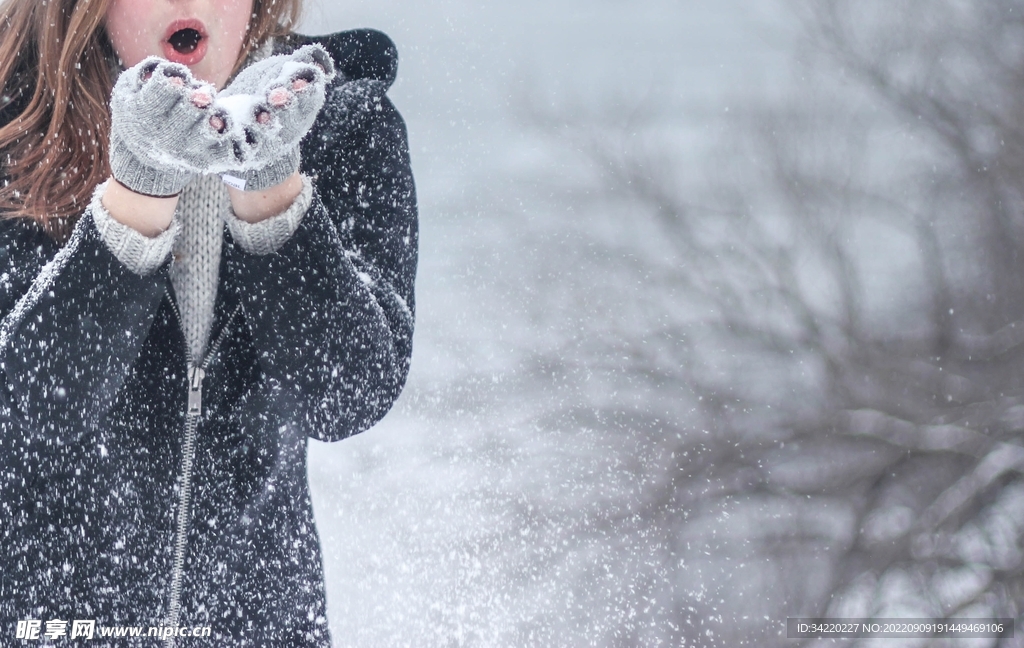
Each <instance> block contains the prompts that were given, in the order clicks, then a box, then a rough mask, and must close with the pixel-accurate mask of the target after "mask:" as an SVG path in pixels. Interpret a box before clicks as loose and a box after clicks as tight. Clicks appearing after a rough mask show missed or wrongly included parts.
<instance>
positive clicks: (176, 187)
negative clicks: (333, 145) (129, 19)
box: [111, 45, 334, 196]
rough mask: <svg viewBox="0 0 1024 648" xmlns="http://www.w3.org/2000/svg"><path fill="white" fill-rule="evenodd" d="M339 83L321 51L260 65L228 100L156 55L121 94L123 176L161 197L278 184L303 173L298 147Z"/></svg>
mask: <svg viewBox="0 0 1024 648" xmlns="http://www.w3.org/2000/svg"><path fill="white" fill-rule="evenodd" d="M333 78H334V64H333V62H332V61H331V58H330V56H329V55H328V54H327V52H326V50H324V49H323V48H322V47H320V46H319V45H307V46H305V47H302V48H300V49H299V50H297V51H295V52H294V53H292V54H288V55H278V56H272V57H269V58H267V59H264V60H263V61H260V62H258V63H256V64H254V65H251V66H249V67H248V68H247V69H245V70H244V71H243V72H241V73H240V74H239V75H238V77H237V78H236V79H235V80H234V82H232V83H231V84H230V85H229V86H228V87H226V88H224V89H223V90H222V91H221V92H220V93H219V94H218V93H217V92H216V90H215V88H214V87H213V86H212V85H210V84H209V83H206V82H203V81H199V80H197V79H195V78H194V77H193V76H192V73H191V72H190V71H189V69H188V68H187V67H185V66H183V65H180V64H177V63H172V62H170V61H166V60H164V59H161V58H159V57H148V58H146V59H144V60H143V61H141V62H139V63H138V64H137V65H135V66H133V67H132V68H130V69H128V70H126V71H125V72H123V73H122V74H121V76H120V77H119V78H118V80H117V83H116V85H115V86H114V92H113V95H112V97H111V116H112V128H111V167H112V170H113V174H114V177H115V178H116V179H117V180H118V182H120V183H121V184H123V185H125V186H126V187H128V188H129V189H132V190H133V191H137V192H139V193H144V194H147V195H154V196H169V195H174V194H176V193H178V192H180V191H181V189H182V188H183V187H184V186H185V185H187V184H188V183H189V182H191V181H192V180H193V179H194V178H195V176H196V175H200V174H206V173H234V174H239V175H242V176H243V177H244V178H245V180H246V182H247V184H248V187H247V188H250V189H262V188H266V187H270V186H273V185H274V184H277V183H279V182H281V181H282V180H284V179H285V178H286V177H287V176H288V175H290V174H291V173H293V172H294V171H295V170H297V169H298V161H299V156H298V143H299V141H300V140H301V139H302V137H303V136H304V135H305V134H306V132H307V131H308V130H309V128H310V127H311V126H312V124H313V122H314V121H315V119H316V116H317V113H318V112H319V111H320V108H321V107H322V106H323V103H324V96H325V93H326V86H327V83H329V82H330V81H331V80H332V79H333Z"/></svg>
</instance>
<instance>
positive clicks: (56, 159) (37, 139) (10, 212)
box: [0, 0, 302, 240]
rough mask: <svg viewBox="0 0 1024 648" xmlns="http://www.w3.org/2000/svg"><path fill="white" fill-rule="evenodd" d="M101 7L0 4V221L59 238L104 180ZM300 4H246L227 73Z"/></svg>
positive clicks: (99, 3) (278, 30)
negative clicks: (27, 223)
mask: <svg viewBox="0 0 1024 648" xmlns="http://www.w3.org/2000/svg"><path fill="white" fill-rule="evenodd" d="M110 3H111V0H0V89H2V92H0V120H2V121H0V215H2V217H4V218H16V217H28V218H32V219H35V220H36V221H39V222H40V223H41V224H42V225H43V227H44V228H45V229H46V231H47V232H48V233H49V234H50V235H51V236H53V237H54V238H56V239H58V240H63V239H65V238H66V237H67V235H68V233H69V232H70V230H71V227H72V226H73V225H74V222H75V220H76V219H77V217H78V215H79V214H80V213H81V212H82V210H83V209H84V208H85V206H86V205H87V204H88V203H89V198H90V196H91V195H92V192H93V189H94V188H95V186H96V185H97V184H99V183H100V182H103V181H104V180H105V179H106V178H107V177H108V176H109V175H110V167H109V164H108V161H107V146H108V141H107V140H108V136H109V131H110V114H109V112H108V110H107V101H108V98H109V96H110V91H111V89H112V88H113V85H114V81H115V77H116V72H117V67H116V62H117V56H116V55H115V54H114V49H113V47H112V46H111V44H110V41H109V39H108V38H107V34H106V29H105V28H104V19H105V17H106V13H107V8H108V7H109V6H110ZM301 6H302V0H253V12H252V19H251V20H250V22H249V29H248V33H247V34H246V39H245V41H244V43H243V46H242V51H241V53H240V55H239V59H238V63H237V65H236V68H237V67H238V66H240V65H241V64H242V62H243V61H244V60H245V58H246V57H247V56H248V55H249V54H250V53H251V52H252V51H253V50H254V49H256V48H257V47H259V46H260V45H261V44H262V43H264V42H265V41H266V40H267V38H269V37H272V36H280V35H282V34H285V33H287V32H289V31H291V29H292V27H293V26H294V25H295V22H296V21H297V20H298V16H299V12H300V10H301ZM3 121H6V123H3Z"/></svg>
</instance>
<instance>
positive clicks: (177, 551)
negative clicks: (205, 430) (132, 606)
mask: <svg viewBox="0 0 1024 648" xmlns="http://www.w3.org/2000/svg"><path fill="white" fill-rule="evenodd" d="M167 297H168V299H169V300H170V302H171V310H172V311H174V316H175V318H176V319H177V320H178V327H179V328H181V330H182V332H184V330H185V327H184V323H183V322H182V320H181V312H180V311H178V304H177V303H176V302H175V301H174V297H173V296H172V295H171V293H170V291H167ZM241 309H242V305H241V304H239V305H238V306H236V307H235V310H233V311H231V315H230V316H229V317H228V319H227V320H226V321H225V322H224V328H222V329H221V331H220V334H219V335H218V336H217V339H216V340H214V342H213V345H212V346H211V347H210V349H209V350H208V351H207V352H206V357H205V358H203V361H202V363H200V364H196V362H195V359H194V358H193V357H192V351H191V349H189V348H188V340H185V357H186V358H187V360H188V409H186V410H185V436H184V439H183V441H182V446H181V492H180V494H179V495H178V515H177V520H176V524H175V532H174V563H173V568H172V572H171V592H170V600H169V602H168V605H167V617H166V619H165V620H164V626H165V627H175V628H176V627H178V617H179V616H180V614H181V581H182V578H183V575H184V572H185V550H186V548H187V546H186V545H187V543H188V527H189V517H190V513H191V507H190V505H191V497H192V492H191V490H192V463H193V461H194V460H195V452H196V431H197V429H198V427H199V419H200V417H201V416H202V414H203V379H204V378H205V377H206V369H207V367H209V365H210V362H211V361H212V360H213V357H214V356H215V355H216V354H217V351H218V350H219V349H220V345H221V343H222V342H223V341H224V338H226V337H227V334H228V331H229V329H230V328H231V322H232V321H233V320H234V319H235V315H237V314H238V311H240V310H241ZM174 644H175V638H174V637H168V638H167V639H166V640H165V641H164V645H165V646H167V648H173V646H174Z"/></svg>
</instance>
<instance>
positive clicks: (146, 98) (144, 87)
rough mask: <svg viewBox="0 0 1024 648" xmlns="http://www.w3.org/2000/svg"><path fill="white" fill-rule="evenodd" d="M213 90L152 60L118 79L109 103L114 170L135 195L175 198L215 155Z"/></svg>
mask: <svg viewBox="0 0 1024 648" xmlns="http://www.w3.org/2000/svg"><path fill="white" fill-rule="evenodd" d="M214 95H215V90H214V87H213V86H212V85H210V84H208V83H205V82H202V81H198V80H196V79H195V78H194V77H193V76H192V73H191V72H190V71H189V69H188V68H187V67H185V66H184V65H179V64H177V63H171V62H170V61H165V60H164V59H162V58H159V57H156V56H150V57H148V58H146V59H144V60H143V61H141V62H140V63H138V64H137V65H134V66H133V67H131V68H129V69H127V70H125V71H124V72H122V73H121V75H120V76H119V77H118V78H117V83H116V84H114V91H113V93H112V95H111V98H110V114H111V129H110V168H111V171H112V172H113V175H114V178H115V179H116V180H117V181H118V182H120V183H121V184H123V185H124V186H126V187H128V188H129V189H131V190H132V191H135V192H138V193H142V194H147V195H150V196H173V195H175V194H177V193H179V192H181V190H182V189H183V188H184V187H185V185H187V184H188V183H189V182H191V181H192V179H193V178H194V177H195V176H196V175H197V174H200V173H203V172H204V171H205V170H206V168H207V167H208V166H209V164H210V162H211V161H212V160H213V159H214V157H215V156H216V155H217V153H218V150H219V148H221V145H220V143H219V141H218V137H219V135H218V133H217V131H216V130H214V129H213V128H212V127H211V126H210V104H211V103H212V102H213V97H214Z"/></svg>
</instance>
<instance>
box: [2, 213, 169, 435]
mask: <svg viewBox="0 0 1024 648" xmlns="http://www.w3.org/2000/svg"><path fill="white" fill-rule="evenodd" d="M166 285H167V271H166V267H163V268H161V269H159V270H158V271H156V272H154V273H151V274H149V275H147V276H144V277H143V276H139V275H137V274H135V273H133V272H131V271H130V270H129V269H128V268H127V267H125V266H124V265H123V264H122V263H121V262H120V261H118V260H117V258H116V257H114V255H113V254H112V253H111V252H110V251H109V249H108V248H107V246H106V245H105V244H104V243H103V241H102V240H101V238H100V236H99V233H98V232H97V230H96V227H95V225H94V223H93V220H92V216H91V212H89V211H88V210H87V211H86V212H85V214H84V215H83V216H82V217H81V218H80V219H79V221H78V223H77V225H76V226H75V229H74V232H73V233H72V235H71V238H70V240H69V241H68V243H67V244H65V245H64V246H63V247H61V248H58V246H57V244H56V243H54V242H53V241H52V240H50V239H49V238H48V237H47V236H46V235H45V234H44V233H43V232H42V230H41V228H39V227H38V226H37V225H36V224H35V223H32V222H30V221H24V220H21V219H17V220H12V219H5V220H2V221H0V318H2V319H0V420H2V419H4V418H6V419H7V420H8V424H10V423H11V422H12V421H13V422H15V423H20V424H22V425H25V426H27V427H28V429H31V430H33V431H34V432H35V433H41V434H44V435H46V436H47V437H48V438H54V439H58V440H59V439H60V438H62V437H63V438H67V437H68V436H69V435H76V434H79V433H81V432H82V431H84V430H88V429H91V428H94V427H95V426H96V425H97V423H98V422H99V421H100V419H101V418H102V416H103V415H104V414H106V412H107V411H109V409H110V407H111V406H112V404H113V402H114V398H115V396H116V394H117V392H118V390H119V389H120V388H121V386H122V384H123V383H124V381H125V379H126V377H127V376H128V373H129V371H130V369H131V367H132V364H133V363H134V362H135V360H136V358H137V357H138V355H139V352H140V349H141V346H142V343H143V341H144V340H145V339H146V336H147V334H148V332H149V328H150V326H151V324H152V322H153V317H154V316H155V313H156V310H157V306H158V305H159V303H160V300H161V299H163V296H164V293H165V290H166Z"/></svg>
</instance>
